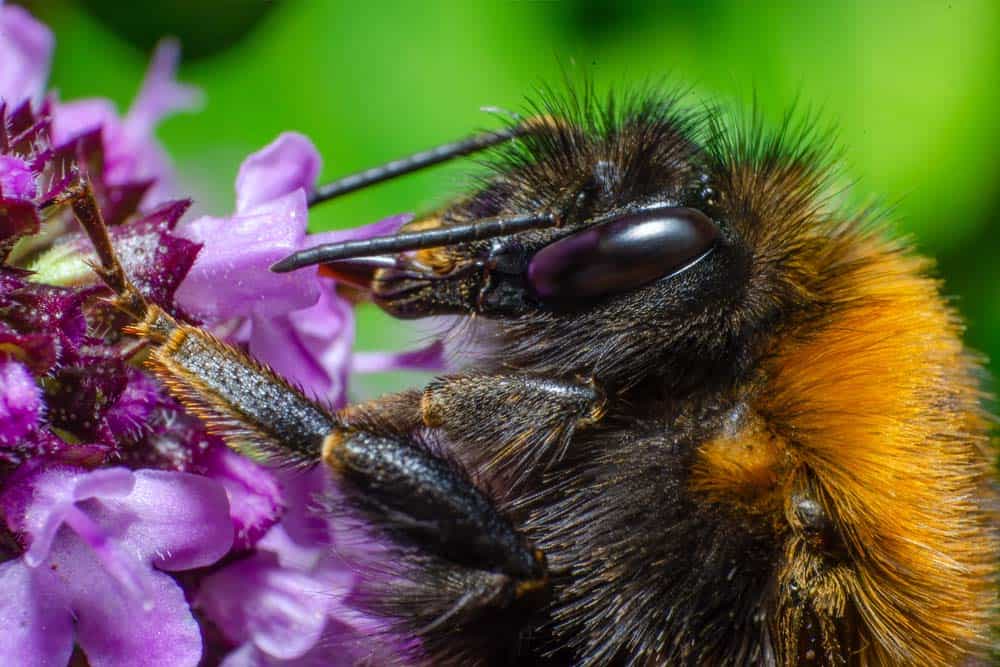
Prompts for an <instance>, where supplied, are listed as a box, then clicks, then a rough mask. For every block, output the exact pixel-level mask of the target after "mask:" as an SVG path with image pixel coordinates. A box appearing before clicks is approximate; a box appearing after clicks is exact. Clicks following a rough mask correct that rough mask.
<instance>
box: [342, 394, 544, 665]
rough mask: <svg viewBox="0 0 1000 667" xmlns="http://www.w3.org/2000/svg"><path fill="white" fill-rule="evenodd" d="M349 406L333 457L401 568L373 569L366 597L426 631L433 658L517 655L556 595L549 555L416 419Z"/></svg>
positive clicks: (407, 630)
mask: <svg viewBox="0 0 1000 667" xmlns="http://www.w3.org/2000/svg"><path fill="white" fill-rule="evenodd" d="M410 395H411V396H412V397H413V398H416V396H415V395H413V394H412V393H411V394H410ZM385 400H386V399H382V401H385ZM388 400H389V401H390V402H391V401H392V400H393V399H388ZM392 410H393V408H392V407H391V406H390V407H389V412H390V413H391V412H392ZM363 413H370V414H373V415H376V413H378V411H376V410H372V409H371V405H369V408H368V409H366V410H364V411H363ZM342 414H344V415H347V416H345V420H346V421H345V423H344V424H343V425H342V426H341V428H338V429H335V430H334V431H332V432H331V433H330V434H329V435H328V436H327V438H326V440H325V442H324V444H323V455H322V458H323V461H324V463H326V464H327V465H328V466H329V467H330V469H331V470H333V472H334V474H335V475H336V477H337V479H338V489H339V490H340V492H341V496H342V498H343V503H344V505H345V506H346V510H347V511H348V513H349V515H354V516H356V517H357V518H358V519H359V520H360V523H361V524H362V525H364V526H366V527H368V529H369V530H370V531H373V532H374V535H375V537H376V538H377V539H378V540H379V541H380V542H382V543H383V544H387V545H388V546H389V547H390V549H389V554H390V555H389V559H388V566H389V567H390V568H391V570H392V572H391V575H387V574H385V573H382V574H381V576H380V575H379V574H378V573H376V574H375V575H374V576H372V577H368V578H367V584H368V585H367V587H366V588H365V589H363V592H362V594H361V596H360V598H361V601H362V603H363V604H364V605H365V606H366V607H367V608H368V609H369V610H370V611H373V612H374V613H376V614H379V615H381V616H383V617H386V618H388V619H389V620H390V621H391V622H392V623H393V624H394V626H395V627H396V628H397V629H398V630H399V631H401V632H402V633H403V634H405V635H408V636H414V635H415V636H417V637H419V639H420V641H421V646H422V650H423V652H424V654H425V656H424V657H426V658H428V659H429V660H430V663H431V664H441V663H443V662H447V661H449V660H459V661H460V662H461V663H462V664H468V661H469V660H472V659H473V658H474V657H475V656H490V658H491V659H492V657H493V656H495V655H499V654H501V653H509V652H511V651H513V653H512V654H511V655H516V652H517V648H516V647H517V645H518V643H519V640H520V639H521V638H522V635H524V633H525V630H526V628H527V627H529V625H530V624H531V623H532V622H533V620H535V619H534V615H535V614H537V613H538V612H539V610H540V609H541V608H542V607H544V605H545V603H546V602H547V600H548V595H549V573H548V566H547V564H546V561H545V556H544V555H543V554H542V552H541V551H540V550H538V549H536V548H535V547H534V546H533V545H532V544H531V543H530V542H529V541H528V540H527V538H526V537H525V536H524V534H523V533H522V532H520V531H519V530H518V529H517V528H516V527H515V526H514V524H513V523H512V522H511V521H510V519H509V518H507V517H506V516H505V515H504V514H503V512H501V510H500V509H499V508H498V507H497V503H496V502H495V501H494V499H492V498H491V497H490V496H489V495H488V494H487V493H486V492H485V491H483V490H482V489H480V488H479V487H478V486H477V485H476V483H475V482H474V481H473V479H472V477H471V475H470V474H469V473H468V472H467V471H466V469H465V468H464V467H463V466H462V464H461V463H459V462H458V461H456V460H454V459H451V458H449V457H447V456H446V455H444V454H443V453H441V452H439V451H436V450H435V448H434V447H433V446H431V445H429V444H427V443H425V442H423V441H422V440H421V438H420V437H419V436H418V435H415V434H413V433H408V432H406V431H407V430H408V429H409V427H410V426H412V424H410V423H407V421H408V420H406V419H404V420H403V422H402V423H389V421H387V417H386V414H385V413H384V412H383V413H380V414H377V415H376V416H374V417H372V418H369V417H367V416H366V415H365V414H361V415H360V416H357V415H356V416H355V417H354V418H353V419H352V417H351V416H350V414H351V411H350V410H348V411H346V412H345V413H342ZM400 427H401V428H400Z"/></svg>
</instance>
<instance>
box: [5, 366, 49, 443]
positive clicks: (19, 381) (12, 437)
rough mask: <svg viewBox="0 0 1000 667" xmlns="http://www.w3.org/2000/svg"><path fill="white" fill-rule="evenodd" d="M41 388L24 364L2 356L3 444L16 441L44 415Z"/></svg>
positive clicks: (30, 429)
mask: <svg viewBox="0 0 1000 667" xmlns="http://www.w3.org/2000/svg"><path fill="white" fill-rule="evenodd" d="M43 407H44V405H43V403H42V391H41V389H40V388H39V386H38V383H36V382H35V378H34V377H33V376H32V375H31V373H30V372H28V369H27V368H25V366H24V365H23V364H21V363H19V362H17V361H13V360H9V359H8V360H4V359H0V445H3V446H10V445H15V444H17V443H18V442H19V441H20V440H21V439H22V438H23V437H24V436H25V435H27V434H28V433H30V432H31V431H33V430H34V429H35V428H36V427H37V425H38V420H39V418H40V417H41V416H42V408H43Z"/></svg>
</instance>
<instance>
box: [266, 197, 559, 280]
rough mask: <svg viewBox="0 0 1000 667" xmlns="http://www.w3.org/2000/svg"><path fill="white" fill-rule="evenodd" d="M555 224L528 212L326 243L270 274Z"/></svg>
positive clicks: (550, 216)
mask: <svg viewBox="0 0 1000 667" xmlns="http://www.w3.org/2000/svg"><path fill="white" fill-rule="evenodd" d="M556 225H558V218H557V217H556V215H554V214H553V213H550V212H546V213H529V214H527V215H514V216H507V217H496V218H483V219H482V220H477V221H475V222H472V223H469V224H466V225H455V226H452V227H436V228H434V229H426V230H422V231H415V232H401V233H399V234H393V235H392V236H378V237H375V238H373V239H364V240H358V241H343V242H341V243H327V244H324V245H319V246H316V247H315V248H306V249H305V250H300V251H299V252H297V253H294V254H292V255H289V256H288V257H286V258H284V259H282V260H281V261H278V262H275V263H274V264H273V265H272V266H271V271H274V272H275V273H287V272H288V271H294V270H296V269H301V268H303V267H306V266H312V265H314V264H326V263H327V262H334V261H338V260H344V259H355V258H358V257H372V256H375V255H385V254H391V253H397V252H406V251H408V250H420V249H422V248H440V247H443V246H450V245H455V244H457V243H466V242H468V241H481V240H483V239H490V238H495V237H497V236H507V235H509V234H516V233H517V232H523V231H527V230H529V229H544V228H547V227H554V226H556Z"/></svg>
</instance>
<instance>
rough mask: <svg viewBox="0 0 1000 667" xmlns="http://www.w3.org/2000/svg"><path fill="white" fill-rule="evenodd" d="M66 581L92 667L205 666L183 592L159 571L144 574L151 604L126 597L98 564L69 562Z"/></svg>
mask: <svg viewBox="0 0 1000 667" xmlns="http://www.w3.org/2000/svg"><path fill="white" fill-rule="evenodd" d="M65 562H66V563H67V565H66V566H65V568H64V569H65V571H64V572H63V573H62V575H63V581H64V582H65V585H66V587H67V589H68V593H69V595H70V596H71V600H72V606H73V612H74V615H75V616H76V635H77V643H79V644H80V647H81V648H82V649H83V651H84V653H86V655H87V660H88V661H89V663H90V664H91V665H92V666H93V667H102V666H104V665H107V666H108V667H131V666H132V665H134V666H135V667H144V666H145V665H171V666H174V665H177V666H181V665H190V666H191V667H194V666H195V665H197V664H198V663H199V661H200V660H201V653H202V640H201V631H200V629H199V628H198V623H197V622H196V621H195V619H194V616H192V614H191V611H190V609H189V608H188V604H187V601H186V600H185V599H184V592H183V591H182V590H181V588H180V586H178V585H177V583H176V582H174V580H173V579H171V578H170V577H169V576H168V575H166V574H163V573H162V572H156V571H155V570H148V571H147V572H146V573H145V576H146V582H145V583H146V587H147V588H148V589H149V590H150V591H151V596H152V600H153V601H152V603H151V604H143V602H142V601H140V600H138V599H136V598H135V597H133V596H130V595H127V594H126V593H124V591H122V590H121V589H120V588H118V587H117V586H115V585H114V584H113V582H112V580H111V579H109V578H107V577H101V576H95V574H94V573H95V572H99V571H100V570H99V569H98V568H99V566H98V565H97V564H96V563H87V561H86V559H85V558H83V557H80V556H79V555H76V557H73V558H67V559H66V561H65Z"/></svg>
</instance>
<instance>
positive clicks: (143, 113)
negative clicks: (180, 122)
mask: <svg viewBox="0 0 1000 667" xmlns="http://www.w3.org/2000/svg"><path fill="white" fill-rule="evenodd" d="M180 59H181V46H180V42H178V41H177V40H176V39H164V40H162V41H160V43H159V44H157V46H156V51H154V52H153V58H152V60H151V61H150V63H149V69H148V70H146V78H145V80H144V81H143V82H142V88H140V89H139V94H138V95H136V98H135V101H134V102H132V106H131V108H129V110H128V113H127V114H126V115H125V120H124V128H125V132H126V133H127V134H128V135H129V136H130V137H132V138H133V139H135V140H148V139H151V138H152V134H153V130H154V129H155V128H156V125H157V123H159V122H160V121H161V120H162V119H163V118H164V117H166V116H169V115H170V114H172V113H174V112H176V111H185V110H189V109H197V108H198V107H199V106H201V103H202V99H203V96H202V93H201V90H200V89H198V88H197V87H195V86H189V85H186V84H182V83H178V82H177V80H176V78H175V77H176V75H177V65H178V63H180Z"/></svg>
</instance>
